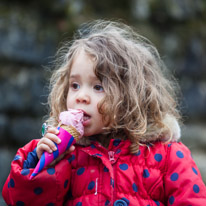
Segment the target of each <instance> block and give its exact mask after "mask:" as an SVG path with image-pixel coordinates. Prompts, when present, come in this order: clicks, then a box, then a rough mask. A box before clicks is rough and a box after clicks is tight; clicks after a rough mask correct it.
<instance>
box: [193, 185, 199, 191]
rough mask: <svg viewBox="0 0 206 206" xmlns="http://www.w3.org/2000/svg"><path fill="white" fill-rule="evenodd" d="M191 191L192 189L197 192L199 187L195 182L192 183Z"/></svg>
mask: <svg viewBox="0 0 206 206" xmlns="http://www.w3.org/2000/svg"><path fill="white" fill-rule="evenodd" d="M193 191H194V192H195V193H199V191H200V188H199V186H198V185H197V184H194V185H193Z"/></svg>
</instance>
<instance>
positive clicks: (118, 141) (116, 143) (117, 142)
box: [113, 139, 121, 146]
mask: <svg viewBox="0 0 206 206" xmlns="http://www.w3.org/2000/svg"><path fill="white" fill-rule="evenodd" d="M120 142H121V140H120V139H115V140H114V142H113V145H114V146H118V145H119V144H120Z"/></svg>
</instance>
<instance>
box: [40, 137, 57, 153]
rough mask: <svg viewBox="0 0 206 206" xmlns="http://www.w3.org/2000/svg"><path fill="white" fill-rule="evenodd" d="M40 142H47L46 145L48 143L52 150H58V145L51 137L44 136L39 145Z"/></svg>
mask: <svg viewBox="0 0 206 206" xmlns="http://www.w3.org/2000/svg"><path fill="white" fill-rule="evenodd" d="M40 144H45V145H47V146H48V147H49V148H50V149H51V150H52V151H55V150H57V148H56V145H55V144H54V142H53V140H52V139H50V138H47V137H43V138H42V139H41V140H40V143H39V145H40Z"/></svg>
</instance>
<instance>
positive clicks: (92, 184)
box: [88, 181, 95, 190]
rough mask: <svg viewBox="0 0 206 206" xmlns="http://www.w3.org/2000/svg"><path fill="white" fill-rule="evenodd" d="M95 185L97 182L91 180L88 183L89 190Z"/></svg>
mask: <svg viewBox="0 0 206 206" xmlns="http://www.w3.org/2000/svg"><path fill="white" fill-rule="evenodd" d="M94 186H95V182H94V181H91V182H90V183H89V185H88V190H92V189H93V188H94Z"/></svg>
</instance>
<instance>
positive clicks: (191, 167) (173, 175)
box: [165, 143, 206, 206]
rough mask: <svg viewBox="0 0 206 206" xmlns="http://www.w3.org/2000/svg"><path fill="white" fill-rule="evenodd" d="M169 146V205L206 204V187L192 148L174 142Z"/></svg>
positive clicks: (167, 162) (167, 181)
mask: <svg viewBox="0 0 206 206" xmlns="http://www.w3.org/2000/svg"><path fill="white" fill-rule="evenodd" d="M167 147H168V153H167V160H166V175H165V192H166V197H167V205H176V206H178V205H181V206H184V205H199V206H201V205H202V206H203V205H206V187H205V185H204V183H203V181H202V178H201V174H200V172H199V170H198V168H197V166H196V164H195V162H194V160H193V159H192V157H191V152H190V150H189V149H188V148H187V147H186V146H185V145H184V144H182V143H172V144H169V145H168V146H167Z"/></svg>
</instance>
